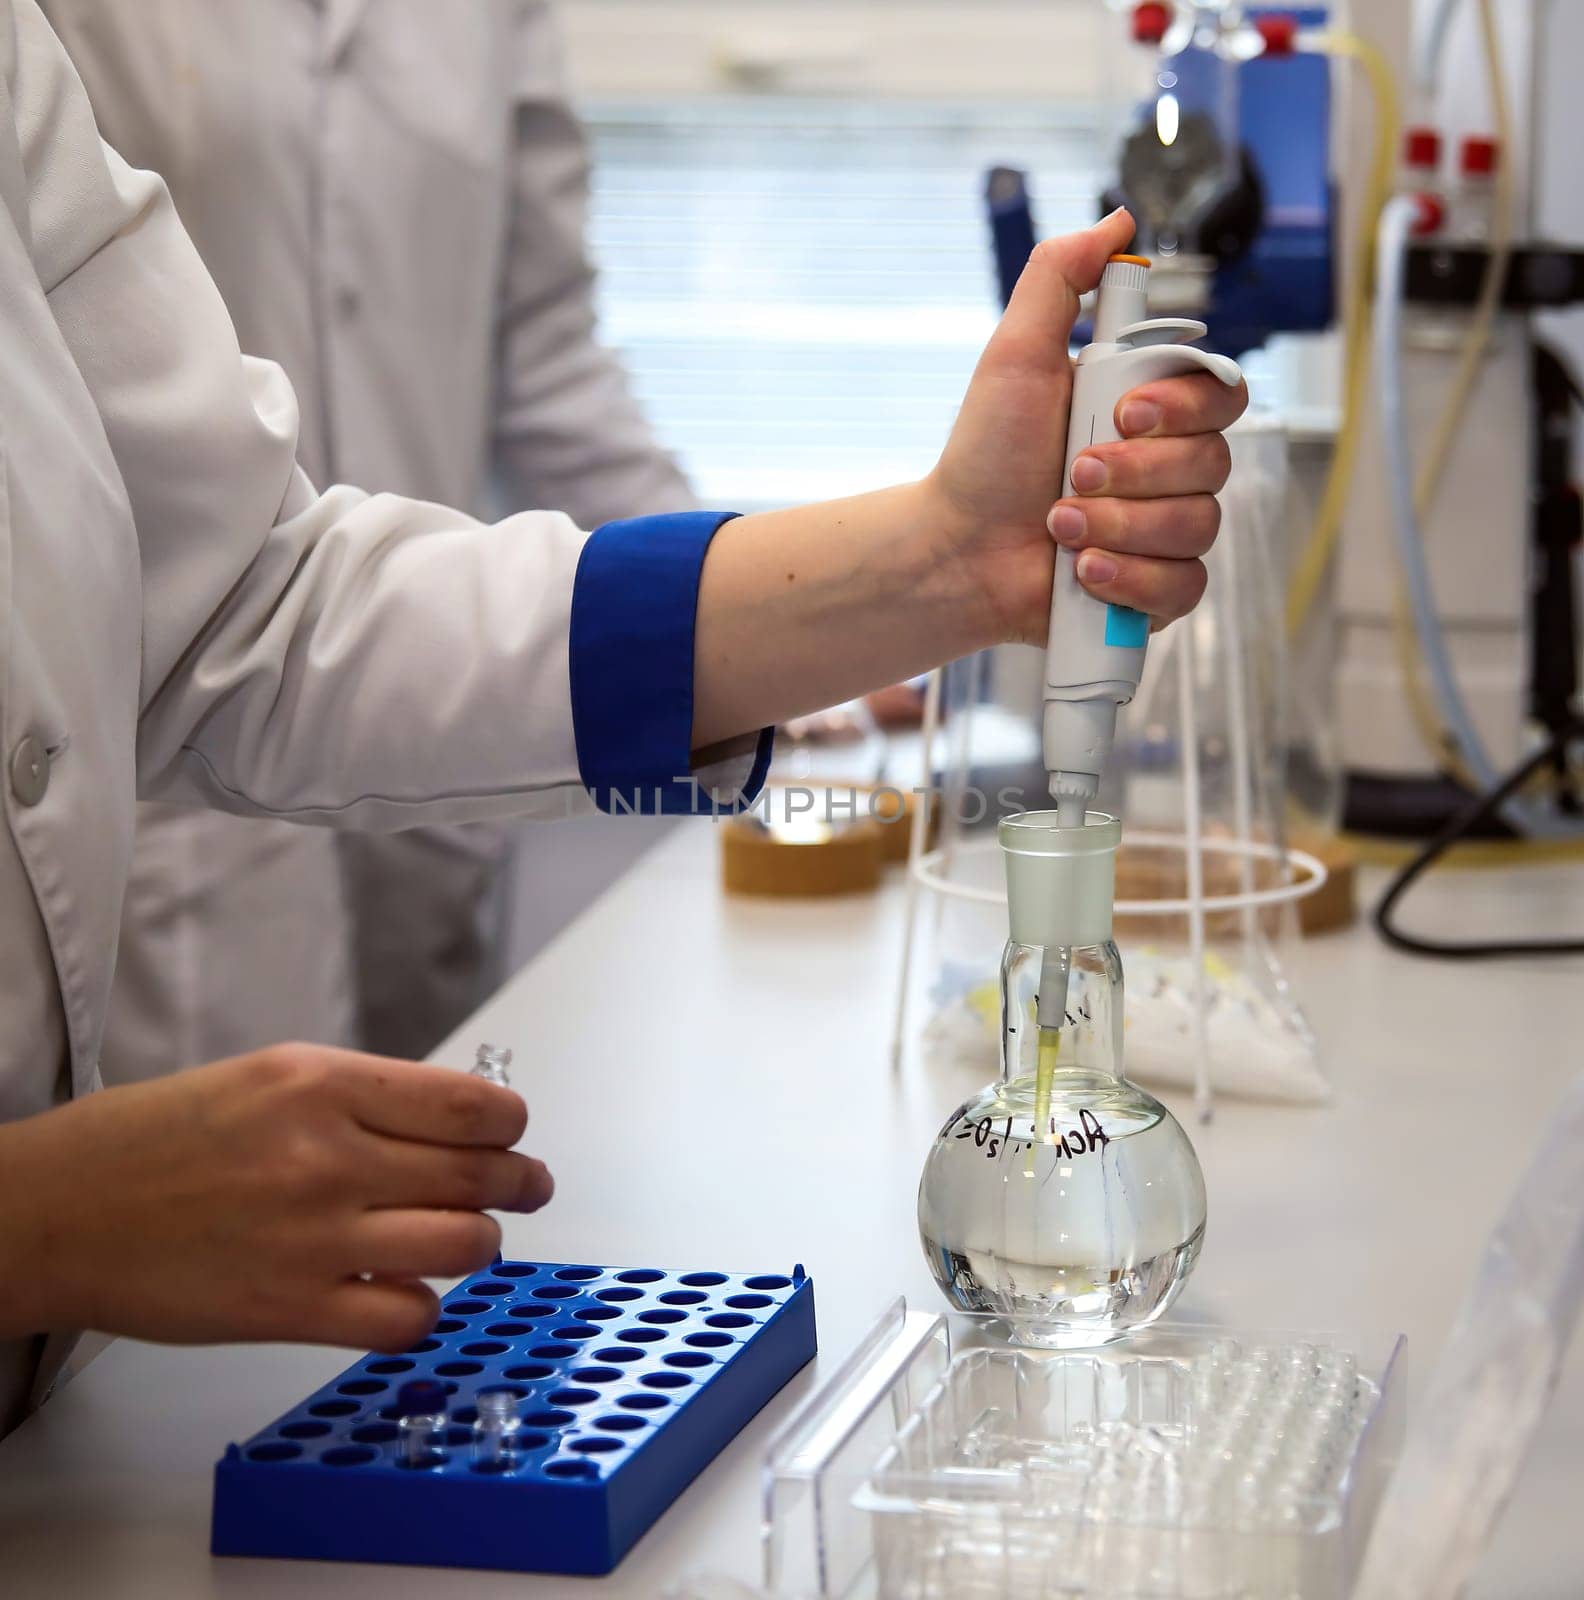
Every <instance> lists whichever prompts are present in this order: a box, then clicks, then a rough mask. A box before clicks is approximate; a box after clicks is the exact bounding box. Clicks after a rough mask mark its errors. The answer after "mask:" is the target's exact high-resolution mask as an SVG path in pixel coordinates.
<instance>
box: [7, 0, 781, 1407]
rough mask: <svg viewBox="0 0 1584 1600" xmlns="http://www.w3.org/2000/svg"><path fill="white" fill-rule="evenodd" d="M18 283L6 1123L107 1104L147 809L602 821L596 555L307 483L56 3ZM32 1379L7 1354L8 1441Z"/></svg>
mask: <svg viewBox="0 0 1584 1600" xmlns="http://www.w3.org/2000/svg"><path fill="white" fill-rule="evenodd" d="M442 209H443V208H442ZM0 285H4V288H3V291H0V650H3V665H4V672H3V674H0V754H3V758H4V764H5V770H4V783H3V807H4V822H5V826H4V828H3V829H0V1117H7V1118H11V1117H20V1116H27V1115H29V1114H32V1113H36V1112H38V1111H41V1110H44V1109H46V1108H47V1107H48V1106H50V1105H51V1104H52V1103H54V1102H55V1101H57V1100H59V1099H60V1098H62V1097H64V1096H66V1095H70V1094H82V1093H85V1092H87V1091H88V1090H90V1089H92V1088H93V1087H95V1085H96V1082H97V1060H98V1055H99V1046H100V1037H101V1031H102V1027H103V1020H104V1012H105V1003H106V999H107V996H108V994H109V990H110V980H111V971H112V967H113V964H114V959H115V942H116V931H117V926H118V922H119V917H120V909H121V892H122V888H123V885H124V883H125V877H126V870H127V863H128V860H129V857H130V851H131V841H132V825H133V809H134V794H135V786H136V791H138V792H141V793H142V794H144V795H146V796H150V797H159V798H163V799H169V800H173V801H178V802H183V803H187V804H201V805H209V806H214V807H218V808H220V809H222V810H226V811H231V812H236V813H238V814H249V815H263V816H273V817H294V818H299V819H302V820H306V821H312V822H319V823H328V824H339V825H350V826H375V827H378V826H385V827H393V826H399V825H402V824H405V823H412V822H438V823H449V822H462V821H469V820H486V819H491V818H502V817H505V816H508V815H513V814H525V813H532V812H538V813H542V814H552V815H553V814H561V813H563V812H565V811H567V810H570V809H575V808H580V807H583V806H585V805H587V803H588V802H587V799H586V797H585V795H584V791H583V785H582V781H581V776H580V769H579V749H580V744H579V741H580V738H581V737H582V735H581V733H580V731H579V730H580V729H581V728H582V727H583V724H582V722H581V721H580V722H578V723H575V722H574V714H573V709H572V704H571V675H572V664H571V649H570V647H569V641H568V628H569V621H570V618H571V616H572V604H573V591H574V587H575V585H577V584H579V583H581V582H582V579H581V577H580V576H579V575H578V574H577V571H576V569H577V566H578V562H579V559H580V555H583V553H584V552H585V546H586V545H587V542H588V536H587V535H586V534H584V533H583V532H581V531H580V530H579V528H578V527H577V525H576V524H575V523H574V522H573V521H572V520H571V519H570V518H569V517H567V516H565V515H563V514H560V513H558V512H525V513H521V514H519V515H517V516H513V517H510V518H507V519H506V520H505V521H503V522H501V523H499V524H496V525H495V526H493V527H491V526H487V525H485V524H482V523H479V522H477V521H474V520H472V519H470V518H469V517H467V516H465V515H464V514H462V513H459V512H456V511H451V510H447V509H445V508H443V507H441V506H438V505H432V504H426V503H422V502H418V501H413V500H407V499H402V498H398V497H396V496H393V495H373V496H370V495H366V494H364V493H363V492H362V491H360V490H357V489H351V488H344V487H343V488H334V489H330V490H328V491H326V492H324V493H320V492H318V491H316V490H315V489H314V487H313V486H312V484H311V483H310V481H309V479H308V478H307V476H306V475H305V474H304V473H303V471H302V470H301V469H300V468H299V467H298V465H297V464H296V458H295V446H296V437H297V406H296V402H295V399H294V397H293V395H292V392H291V388H290V385H289V384H288V383H287V382H286V380H285V378H284V376H283V374H282V373H281V371H280V370H279V369H278V368H277V367H274V366H272V365H270V364H268V363H265V362H261V361H256V360H249V359H247V358H245V357H243V356H242V355H241V354H240V353H239V350H238V346H237V342H236V337H235V334H234V332H233V329H232V326H231V323H230V320H229V318H228V316H227V315H226V311H225V308H224V306H223V304H222V303H221V300H220V297H219V295H218V294H217V293H216V291H215V289H214V286H213V284H212V283H211V281H210V280H209V277H208V275H207V273H206V272H205V271H204V269H203V266H202V264H201V263H200V261H199V259H198V256H197V254H196V252H195V251H194V250H193V248H192V246H191V244H190V242H189V241H188V239H187V237H186V235H185V233H184V232H183V231H182V228H181V226H180V224H179V223H178V221H177V219H176V214H175V211H174V209H173V207H172V205H171V203H170V200H169V197H168V195H167V193H166V191H165V188H164V186H163V185H162V184H161V183H160V182H159V181H158V179H156V178H154V177H152V176H150V175H149V174H146V173H140V172H136V171H133V170H131V169H130V168H128V167H127V166H126V164H125V163H124V162H122V161H121V160H120V159H119V158H118V157H117V156H115V155H114V154H113V153H112V152H110V151H109V150H107V149H106V148H105V147H104V146H103V145H102V144H101V143H100V141H99V138H98V136H97V133H96V130H95V128H94V124H93V120H92V116H91V114H90V111H89V107H88V102H87V98H86V96H85V95H84V94H83V92H82V89H81V86H80V84H79V82H78V80H77V78H76V77H75V75H74V74H73V73H72V71H71V68H70V66H69V64H68V62H67V59H66V57H65V54H64V52H63V51H62V50H61V48H60V45H59V43H58V41H57V40H56V38H55V36H54V34H53V33H52V32H51V31H50V29H49V27H48V25H47V24H46V22H45V21H44V19H43V17H42V15H41V14H40V12H39V11H38V9H37V6H36V4H35V0H0ZM658 559H664V557H663V555H662V556H661V557H659V558H658ZM584 566H585V568H587V567H588V566H589V563H588V560H587V558H586V556H584ZM610 577H611V574H610V569H609V568H608V567H607V569H606V572H605V579H606V582H607V584H608V583H609V581H610ZM695 581H696V580H695ZM608 592H609V591H608V590H607V593H608ZM688 627H689V628H690V627H691V620H690V619H689V621H688ZM668 648H669V649H670V652H671V654H670V657H669V659H670V661H671V664H672V670H673V672H674V671H675V668H676V663H677V661H678V660H679V659H681V658H679V657H678V654H677V650H676V641H675V640H674V639H673V640H672V641H671V642H670V644H669V645H668ZM685 648H686V650H687V652H688V653H689V654H690V652H691V643H690V641H689V642H688V643H687V644H686V647H685ZM633 670H634V672H635V674H636V675H637V678H636V681H637V683H638V685H639V687H640V689H641V688H642V685H643V683H644V675H645V663H644V662H643V661H634V662H633ZM607 676H608V677H609V674H608V675H607ZM584 715H586V713H585V712H583V711H580V712H579V717H580V718H581V717H582V716H584ZM672 715H673V718H674V720H675V724H676V726H677V727H685V725H686V717H685V716H683V717H676V715H675V708H673V710H672ZM612 743H613V745H614V746H616V747H617V748H619V747H620V745H621V743H622V740H620V739H613V740H612ZM684 759H685V756H684ZM766 759H767V752H765V751H764V750H762V749H761V752H760V755H759V767H760V769H761V770H762V767H763V764H764V761H765V760H766ZM747 770H748V761H747V759H741V760H737V761H735V762H733V763H731V764H729V766H727V767H725V768H722V769H716V770H713V771H711V772H708V773H705V774H702V775H701V776H702V779H703V781H704V782H706V783H708V784H710V785H712V786H720V787H723V788H725V789H727V790H730V789H732V788H733V787H734V786H736V785H739V784H740V783H741V782H742V781H743V778H744V776H745V775H746V773H747ZM84 1181H92V1176H91V1174H85V1175H84ZM110 1203H113V1197H111V1202H110ZM59 1344H60V1341H59V1340H57V1341H56V1345H57V1347H58V1346H59ZM41 1357H42V1358H43V1367H44V1370H45V1371H46V1372H47V1370H48V1367H49V1364H50V1361H49V1357H48V1355H47V1354H46V1353H45V1352H42V1351H41V1350H40V1349H39V1348H38V1347H37V1346H36V1344H34V1345H19V1344H17V1343H15V1342H13V1343H10V1344H3V1343H0V1430H3V1428H4V1426H5V1425H6V1422H7V1421H8V1420H9V1419H10V1418H11V1417H13V1416H14V1415H15V1413H16V1410H17V1408H18V1406H19V1404H20V1403H21V1400H22V1398H23V1395H24V1394H25V1391H26V1385H27V1383H28V1382H29V1381H30V1380H32V1379H33V1378H34V1377H35V1376H36V1375H37V1373H38V1371H39V1369H40V1364H41Z"/></svg>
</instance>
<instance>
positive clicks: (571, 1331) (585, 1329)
mask: <svg viewBox="0 0 1584 1600" xmlns="http://www.w3.org/2000/svg"><path fill="white" fill-rule="evenodd" d="M603 1331H604V1330H603V1329H602V1328H591V1327H590V1326H589V1325H588V1324H587V1323H586V1322H577V1323H574V1324H573V1325H572V1326H571V1327H570V1328H552V1329H551V1330H550V1337H551V1338H553V1339H597V1338H599V1336H600V1334H601V1333H602V1332H603Z"/></svg>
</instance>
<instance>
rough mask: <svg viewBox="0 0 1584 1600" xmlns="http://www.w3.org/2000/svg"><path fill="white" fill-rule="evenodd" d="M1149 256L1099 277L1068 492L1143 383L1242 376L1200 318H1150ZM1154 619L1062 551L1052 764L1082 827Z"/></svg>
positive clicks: (1049, 723)
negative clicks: (1088, 454) (1202, 343)
mask: <svg viewBox="0 0 1584 1600" xmlns="http://www.w3.org/2000/svg"><path fill="white" fill-rule="evenodd" d="M1148 284H1149V262H1148V261H1146V260H1145V259H1144V258H1143V257H1142V256H1112V257H1111V259H1110V261H1108V262H1107V263H1106V269H1105V272H1104V273H1103V274H1102V276H1101V279H1100V292H1099V296H1098V298H1097V301H1096V304H1095V317H1094V342H1093V343H1092V344H1090V345H1088V346H1087V347H1086V348H1085V349H1083V350H1082V351H1080V352H1079V354H1078V359H1077V361H1076V363H1075V364H1074V369H1073V394H1072V411H1071V417H1070V420H1069V422H1068V426H1067V460H1066V466H1065V467H1064V469H1063V472H1062V494H1063V495H1064V496H1070V495H1072V494H1073V485H1072V468H1073V462H1074V461H1075V460H1076V459H1077V458H1078V455H1079V454H1080V452H1082V451H1083V450H1086V449H1087V448H1088V447H1089V446H1090V445H1094V444H1105V443H1109V442H1111V441H1113V440H1117V439H1120V438H1121V437H1122V436H1121V434H1120V433H1119V432H1118V431H1117V426H1116V410H1117V406H1118V405H1119V404H1120V403H1121V400H1122V397H1123V396H1124V395H1125V394H1127V393H1128V392H1129V391H1130V390H1133V389H1136V388H1138V387H1139V385H1140V384H1145V383H1151V382H1154V381H1155V380H1156V379H1158V378H1174V377H1178V376H1180V375H1182V374H1184V373H1190V372H1198V371H1204V372H1209V373H1213V374H1214V375H1215V376H1216V377H1217V378H1219V379H1220V380H1221V382H1222V383H1224V384H1226V385H1227V386H1228V387H1229V388H1234V387H1236V386H1237V385H1238V384H1239V383H1241V382H1242V381H1243V374H1242V373H1241V372H1240V371H1239V369H1238V365H1237V363H1236V362H1235V361H1233V360H1232V359H1231V358H1230V357H1229V356H1218V355H1212V354H1210V352H1209V351H1207V350H1197V349H1194V348H1193V347H1192V346H1191V345H1189V344H1187V343H1185V341H1187V340H1192V339H1202V338H1203V337H1204V336H1205V334H1206V332H1207V331H1208V330H1207V329H1206V327H1205V325H1204V323H1202V322H1195V321H1192V320H1190V319H1188V318H1186V317H1155V318H1153V319H1151V318H1149V317H1147V316H1146V309H1147V308H1146V299H1147V290H1148ZM1148 638H1149V619H1148V618H1147V617H1146V616H1145V615H1144V614H1143V612H1141V611H1133V610H1131V609H1130V608H1129V607H1127V606H1119V605H1108V604H1107V603H1106V602H1105V601H1104V600H1097V599H1096V598H1095V597H1094V596H1093V595H1091V594H1090V593H1089V592H1088V591H1087V590H1086V589H1085V588H1084V587H1083V585H1082V584H1080V583H1079V582H1078V573H1077V557H1076V556H1075V554H1074V553H1073V552H1072V551H1071V550H1067V549H1061V548H1059V549H1058V550H1057V552H1056V579H1055V582H1054V584H1053V585H1052V587H1051V612H1050V640H1049V643H1048V644H1047V645H1046V647H1045V713H1044V748H1045V770H1046V772H1047V773H1049V775H1050V792H1051V796H1052V798H1053V799H1054V800H1055V802H1056V811H1057V816H1058V819H1059V821H1060V825H1061V826H1062V827H1064V828H1067V827H1082V826H1083V822H1084V816H1085V813H1086V811H1087V809H1088V802H1089V801H1090V800H1091V799H1092V798H1093V797H1094V794H1095V792H1096V790H1097V789H1098V788H1099V786H1100V774H1101V773H1102V772H1103V771H1104V770H1105V765H1106V763H1107V761H1109V760H1110V757H1111V746H1112V743H1113V742H1114V740H1115V738H1116V715H1117V707H1118V706H1120V705H1126V704H1127V702H1128V701H1129V700H1131V699H1132V698H1133V694H1134V691H1135V690H1136V689H1137V688H1138V685H1139V678H1140V677H1141V676H1142V675H1143V672H1144V646H1145V644H1146V642H1147V641H1148Z"/></svg>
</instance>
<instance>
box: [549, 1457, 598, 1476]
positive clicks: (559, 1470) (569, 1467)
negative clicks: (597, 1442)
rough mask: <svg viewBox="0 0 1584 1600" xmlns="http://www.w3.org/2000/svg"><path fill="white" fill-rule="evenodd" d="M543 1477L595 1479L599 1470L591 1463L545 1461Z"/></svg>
mask: <svg viewBox="0 0 1584 1600" xmlns="http://www.w3.org/2000/svg"><path fill="white" fill-rule="evenodd" d="M545 1475H546V1476H547V1477H551V1478H596V1477H598V1476H599V1469H598V1468H597V1467H595V1465H594V1463H593V1462H592V1461H547V1462H545Z"/></svg>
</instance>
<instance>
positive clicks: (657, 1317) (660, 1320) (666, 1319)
mask: <svg viewBox="0 0 1584 1600" xmlns="http://www.w3.org/2000/svg"><path fill="white" fill-rule="evenodd" d="M687 1318H688V1314H687V1312H685V1311H640V1312H639V1313H638V1320H639V1321H640V1322H652V1323H655V1324H656V1325H658V1326H661V1327H669V1326H670V1325H671V1324H672V1323H675V1322H686V1321H687Z"/></svg>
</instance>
